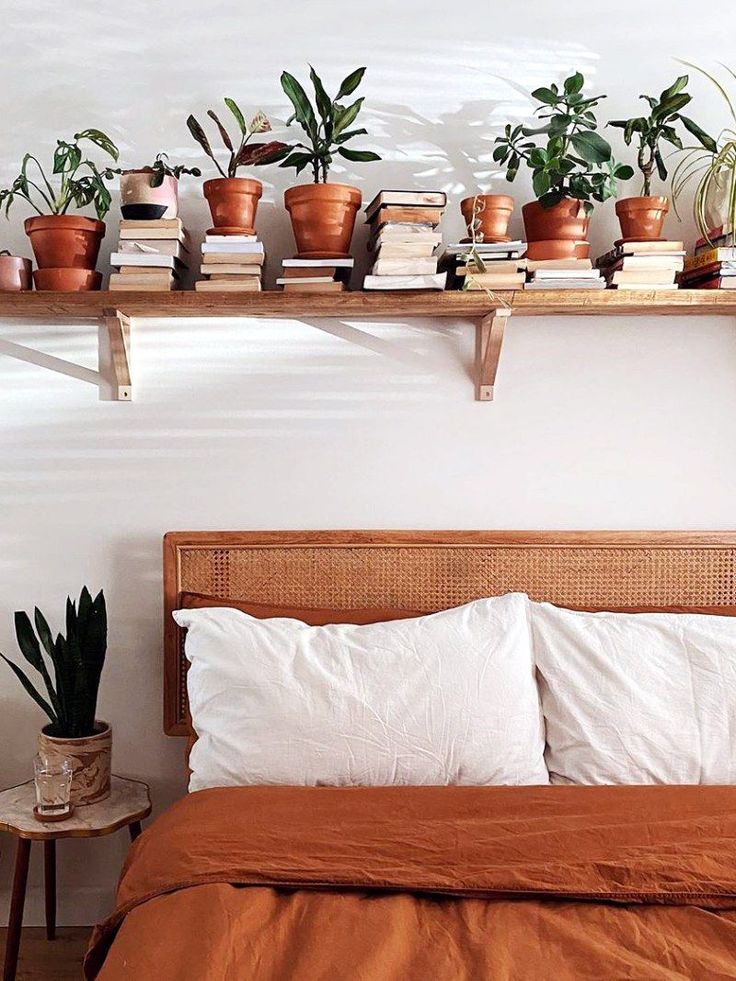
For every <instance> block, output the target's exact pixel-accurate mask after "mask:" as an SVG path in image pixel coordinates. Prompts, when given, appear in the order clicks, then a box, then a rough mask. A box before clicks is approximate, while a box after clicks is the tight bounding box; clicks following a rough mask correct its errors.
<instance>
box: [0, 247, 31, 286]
mask: <svg viewBox="0 0 736 981" xmlns="http://www.w3.org/2000/svg"><path fill="white" fill-rule="evenodd" d="M30 289H33V282H32V280H31V260H30V259H23V258H21V256H19V255H13V254H12V252H8V250H7V249H3V250H2V251H0V291H1V290H6V291H7V290H10V291H12V292H18V291H19V290H30Z"/></svg>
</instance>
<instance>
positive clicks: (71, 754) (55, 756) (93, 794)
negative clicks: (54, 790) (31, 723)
mask: <svg viewBox="0 0 736 981" xmlns="http://www.w3.org/2000/svg"><path fill="white" fill-rule="evenodd" d="M50 728H51V727H50V726H44V728H43V729H42V730H41V732H40V733H39V736H38V751H39V753H40V754H41V756H44V757H46V758H47V759H49V760H54V761H55V760H60V759H67V760H68V761H69V763H70V765H71V768H72V789H71V802H72V804H74V805H75V806H76V807H79V806H81V805H83V804H96V803H98V801H101V800H105V799H106V798H107V797H109V796H110V767H111V762H112V727H111V726H110V725H109V724H108V723H107V722H102V721H101V720H100V719H97V720H95V730H96V732H95V734H94V735H93V736H81V737H80V738H79V739H62V738H59V737H58V736H50V735H49V734H48V732H47V731H46V730H47V729H50Z"/></svg>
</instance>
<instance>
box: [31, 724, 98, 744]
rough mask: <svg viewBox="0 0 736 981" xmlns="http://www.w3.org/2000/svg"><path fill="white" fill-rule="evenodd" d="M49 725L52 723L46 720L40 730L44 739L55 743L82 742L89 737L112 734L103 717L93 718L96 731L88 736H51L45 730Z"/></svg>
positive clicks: (86, 740)
mask: <svg viewBox="0 0 736 981" xmlns="http://www.w3.org/2000/svg"><path fill="white" fill-rule="evenodd" d="M51 725H52V723H51V722H48V723H47V724H46V725H45V726H43V727H42V729H41V732H42V733H43V735H44V737H45V738H46V739H51V740H52V741H53V742H55V743H82V742H88V741H89V740H90V739H102V738H103V737H104V736H107V735H108V734H112V726H111V725H110V723H109V722H105V721H104V720H103V719H95V729H96V730H97V731H96V732H93V733H92V735H90V736H52V735H51V733H50V732H47V731H46V730H47V729H49V728H50V727H51ZM100 727H101V728H100Z"/></svg>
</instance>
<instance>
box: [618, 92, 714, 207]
mask: <svg viewBox="0 0 736 981" xmlns="http://www.w3.org/2000/svg"><path fill="white" fill-rule="evenodd" d="M688 82H689V77H688V76H687V75H680V76H679V78H676V79H675V81H674V82H673V83H672V85H670V86H669V88H666V89H665V90H664V91H663V92H662V93H661V95H660V96H659V97H656V96H653V95H640V96H639V98H640V99H644V101H645V102H646V103H647V105H648V106H649V110H650V111H649V115H648V116H634V117H633V118H631V119H612V120H611V121H610V122H609V124H608V125H609V126H614V127H616V128H617V129H622V130H623V131H624V132H623V135H624V142H625V143H626V146H631V144H632V142H633V141H634V140H636V142H637V143H638V147H639V149H638V153H637V157H636V165H637V167H638V168H639V170H640V171H641V174H642V177H643V179H644V180H643V185H642V192H641V193H642V195H643V196H644V197H649V196H650V195H651V193H652V177H653V176H654V170H655V168H656V170H657V174H658V176H659V178H660V180H663V181H664V180H667V165H666V164H665V159H664V155H663V153H662V143H663V142H664V143H669V144H670V145H671V146H673V147H675V148H676V149H677V150H682V149H684V147H683V143H682V139H681V137H680V134H679V133H678V132H677V127H678V125H681V126H682V127H683V128H684V129H685V130H687V132H688V133H690V135H691V136H694V137H695V139H696V140H697V141H698V143H699V145H700V146H701V147H703V148H704V149H705V150H707V151H708V153H716V151H717V149H718V148H717V146H716V141H715V140H714V139H713V137H712V136H709V135H708V134H707V133H706V132H705V131H704V130H703V129H702V128H701V127H700V126H699V125H698V124H697V123H696V122H695V120H694V119H691V118H690V117H689V116H683V114H682V112H681V111H680V110H681V109H684V108H685V106H686V105H688V103H690V102H691V101H692V96H691V95H689V94H688V93H687V92H685V88H686V87H687V84H688Z"/></svg>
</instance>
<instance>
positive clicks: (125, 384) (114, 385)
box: [97, 309, 133, 402]
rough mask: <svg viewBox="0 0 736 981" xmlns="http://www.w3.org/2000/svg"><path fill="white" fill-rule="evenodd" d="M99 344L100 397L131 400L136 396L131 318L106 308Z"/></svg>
mask: <svg viewBox="0 0 736 981" xmlns="http://www.w3.org/2000/svg"><path fill="white" fill-rule="evenodd" d="M97 347H98V364H99V374H100V399H102V400H103V401H108V402H130V401H131V399H132V398H133V385H132V382H131V378H130V317H126V315H125V314H124V313H121V312H120V310H114V309H107V310H104V311H103V315H102V318H101V320H100V325H99V329H98V344H97Z"/></svg>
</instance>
